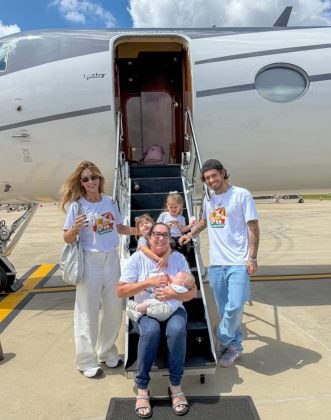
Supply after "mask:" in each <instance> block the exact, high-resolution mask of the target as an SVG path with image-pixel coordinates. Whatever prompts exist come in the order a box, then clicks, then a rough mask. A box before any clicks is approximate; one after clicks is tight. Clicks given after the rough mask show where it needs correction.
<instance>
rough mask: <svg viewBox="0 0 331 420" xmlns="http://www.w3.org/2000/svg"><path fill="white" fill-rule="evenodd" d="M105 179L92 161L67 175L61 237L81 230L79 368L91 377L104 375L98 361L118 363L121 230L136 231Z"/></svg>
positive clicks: (70, 239) (66, 238)
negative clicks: (124, 219)
mask: <svg viewBox="0 0 331 420" xmlns="http://www.w3.org/2000/svg"><path fill="white" fill-rule="evenodd" d="M104 185H105V178H104V176H103V175H102V173H101V171H100V169H99V168H98V167H97V166H96V165H95V164H94V163H92V162H89V161H83V162H81V163H80V164H79V165H78V167H77V168H76V169H75V170H74V172H73V173H72V174H70V175H69V176H68V178H67V179H66V180H65V182H64V184H63V186H62V189H61V192H62V200H61V203H60V208H61V209H62V210H63V211H64V212H66V214H67V217H66V220H65V223H64V227H63V230H64V233H63V238H64V241H65V242H67V243H71V242H74V241H75V240H76V236H77V234H78V233H79V236H80V244H81V246H82V248H83V250H84V276H83V280H82V281H81V282H79V283H78V284H77V287H76V301H75V311H74V337H75V346H76V364H77V368H78V369H79V370H80V372H82V373H83V374H84V376H85V377H87V378H94V377H96V376H99V375H101V374H103V369H102V368H101V367H100V366H99V363H105V365H106V366H107V367H110V368H114V367H118V366H120V365H121V364H122V363H123V361H122V360H121V358H120V357H119V355H118V351H117V348H116V346H115V341H116V338H117V336H118V332H119V329H120V326H121V317H122V300H121V299H119V298H118V297H117V294H116V286H117V281H118V279H119V278H120V263H119V258H118V254H117V250H116V247H117V245H118V243H119V237H118V234H122V235H136V234H137V230H136V228H133V227H129V226H124V225H123V224H122V218H121V215H120V213H119V210H118V207H117V204H116V203H115V202H114V201H113V200H112V199H111V197H108V196H107V195H105V194H104Z"/></svg>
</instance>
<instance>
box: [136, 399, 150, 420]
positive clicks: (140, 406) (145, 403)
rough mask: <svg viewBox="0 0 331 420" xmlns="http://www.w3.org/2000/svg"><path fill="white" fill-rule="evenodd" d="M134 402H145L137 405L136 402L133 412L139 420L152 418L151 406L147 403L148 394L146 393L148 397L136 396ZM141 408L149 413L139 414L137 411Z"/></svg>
mask: <svg viewBox="0 0 331 420" xmlns="http://www.w3.org/2000/svg"><path fill="white" fill-rule="evenodd" d="M136 400H145V402H143V403H141V404H139V405H138V404H137V402H136V407H135V412H136V414H137V416H138V417H140V418H141V419H149V418H150V417H152V415H153V411H152V407H151V404H150V402H149V400H150V396H149V393H148V395H137V396H136ZM143 408H148V409H149V412H148V413H146V414H142V413H139V410H141V409H143Z"/></svg>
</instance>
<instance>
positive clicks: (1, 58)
mask: <svg viewBox="0 0 331 420" xmlns="http://www.w3.org/2000/svg"><path fill="white" fill-rule="evenodd" d="M7 57H8V44H7V43H2V44H0V71H4V70H6V67H7Z"/></svg>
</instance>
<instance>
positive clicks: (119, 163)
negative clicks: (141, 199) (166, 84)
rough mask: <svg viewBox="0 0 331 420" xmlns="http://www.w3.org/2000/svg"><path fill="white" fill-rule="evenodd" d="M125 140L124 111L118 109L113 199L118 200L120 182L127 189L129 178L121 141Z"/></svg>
mask: <svg viewBox="0 0 331 420" xmlns="http://www.w3.org/2000/svg"><path fill="white" fill-rule="evenodd" d="M122 141H123V124H122V113H121V111H117V124H116V150H115V170H114V187H113V200H114V201H116V196H117V193H118V191H117V190H118V182H120V187H122V188H124V189H127V188H128V185H127V179H126V177H125V170H124V166H125V154H124V152H123V151H121V142H122Z"/></svg>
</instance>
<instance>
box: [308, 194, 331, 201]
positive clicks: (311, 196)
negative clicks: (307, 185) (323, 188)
mask: <svg viewBox="0 0 331 420" xmlns="http://www.w3.org/2000/svg"><path fill="white" fill-rule="evenodd" d="M302 197H303V198H304V199H305V200H331V193H330V194H304V195H302Z"/></svg>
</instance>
